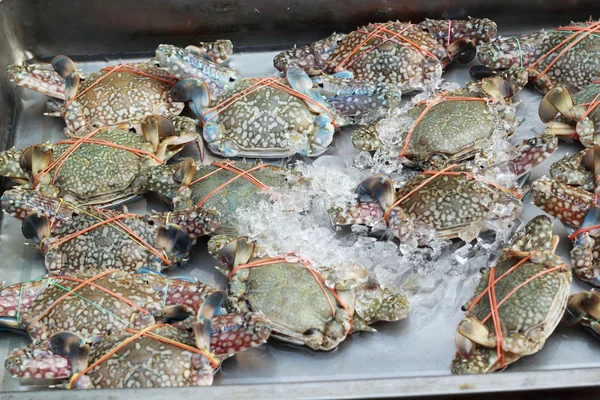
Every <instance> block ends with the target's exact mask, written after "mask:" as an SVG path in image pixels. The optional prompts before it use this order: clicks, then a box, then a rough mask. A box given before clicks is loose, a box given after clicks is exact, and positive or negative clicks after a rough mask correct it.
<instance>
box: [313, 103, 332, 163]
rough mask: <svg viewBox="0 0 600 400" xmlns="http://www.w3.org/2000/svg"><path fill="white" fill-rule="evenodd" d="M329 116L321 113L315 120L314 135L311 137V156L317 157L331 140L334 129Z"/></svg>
mask: <svg viewBox="0 0 600 400" xmlns="http://www.w3.org/2000/svg"><path fill="white" fill-rule="evenodd" d="M331 122H332V121H331V117H330V116H329V114H326V113H322V114H319V116H318V117H317V118H316V120H315V126H316V129H315V133H314V135H313V137H312V143H311V154H312V155H318V154H320V153H322V152H323V151H325V150H326V149H327V147H329V145H330V144H331V142H332V140H333V134H334V132H335V128H334V127H333V124H332V123H331Z"/></svg>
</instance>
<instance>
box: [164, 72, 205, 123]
mask: <svg viewBox="0 0 600 400" xmlns="http://www.w3.org/2000/svg"><path fill="white" fill-rule="evenodd" d="M171 97H172V98H173V101H181V102H186V103H187V102H189V101H191V102H192V104H191V105H190V108H191V109H192V111H193V112H194V114H195V115H196V117H197V118H198V119H200V120H203V119H204V118H203V116H202V111H203V110H204V109H205V108H206V107H208V106H209V104H210V95H209V92H208V86H206V83H204V82H200V81H199V80H198V79H194V78H188V79H184V80H181V81H179V82H177V83H176V84H175V86H173V88H171Z"/></svg>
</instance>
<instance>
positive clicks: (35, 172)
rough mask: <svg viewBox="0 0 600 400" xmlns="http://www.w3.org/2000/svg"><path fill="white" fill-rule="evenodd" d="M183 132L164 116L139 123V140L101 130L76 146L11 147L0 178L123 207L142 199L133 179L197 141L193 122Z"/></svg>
mask: <svg viewBox="0 0 600 400" xmlns="http://www.w3.org/2000/svg"><path fill="white" fill-rule="evenodd" d="M188 127H189V128H191V129H192V130H191V131H190V130H187V131H177V130H176V129H175V128H174V126H173V125H172V124H171V122H169V120H167V119H166V118H165V117H161V116H156V115H155V116H151V117H148V118H146V119H145V120H144V122H143V123H142V128H143V133H144V136H138V135H132V134H131V133H130V132H128V131H124V130H121V129H117V128H112V129H109V128H106V129H103V128H100V129H98V130H95V131H91V132H90V133H89V134H88V137H87V138H85V139H80V140H79V141H78V140H76V139H69V140H62V141H59V142H58V143H56V144H50V143H43V144H38V145H34V146H30V147H28V148H25V149H22V150H21V149H18V150H17V149H15V148H12V149H10V150H7V151H5V152H2V153H0V176H6V177H8V178H11V179H13V180H15V181H16V182H17V183H22V184H24V187H26V188H32V189H36V190H39V191H40V192H42V193H45V194H48V195H52V196H61V197H64V198H65V199H66V200H68V201H72V202H75V203H78V204H82V205H100V206H109V205H114V204H118V203H122V202H124V201H127V200H129V199H131V198H133V197H135V196H137V195H138V194H141V193H140V192H136V190H134V182H135V178H136V177H137V176H138V174H140V173H141V172H142V171H144V169H148V168H150V169H151V168H154V167H156V166H157V165H160V164H162V163H163V162H165V161H167V160H169V159H170V158H171V157H173V156H174V155H175V154H177V153H178V152H179V151H181V149H182V148H183V146H184V145H185V144H186V143H190V142H193V141H195V140H197V138H198V134H197V133H196V132H195V125H194V123H193V121H192V120H190V121H189V126H188ZM115 146H117V147H115Z"/></svg>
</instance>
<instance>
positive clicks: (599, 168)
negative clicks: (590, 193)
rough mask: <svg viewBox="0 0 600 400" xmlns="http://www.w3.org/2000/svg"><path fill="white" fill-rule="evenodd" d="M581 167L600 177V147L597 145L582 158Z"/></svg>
mask: <svg viewBox="0 0 600 400" xmlns="http://www.w3.org/2000/svg"><path fill="white" fill-rule="evenodd" d="M581 166H582V167H583V168H585V169H586V170H587V171H590V172H592V173H593V174H594V176H600V145H596V146H594V147H592V148H591V149H589V150H588V151H586V152H585V154H584V155H583V157H582V158H581Z"/></svg>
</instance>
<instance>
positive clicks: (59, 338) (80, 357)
mask: <svg viewBox="0 0 600 400" xmlns="http://www.w3.org/2000/svg"><path fill="white" fill-rule="evenodd" d="M49 340H50V342H49V345H50V349H51V350H52V352H53V353H54V354H57V355H59V356H63V357H69V361H70V363H71V374H72V375H75V374H77V373H81V372H83V371H84V370H85V369H86V368H87V365H88V358H89V355H90V346H88V345H87V344H86V343H85V341H84V340H83V338H81V337H80V336H78V335H76V334H74V333H71V332H58V333H56V334H54V335H53V336H52V337H51V338H50V339H49Z"/></svg>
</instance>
